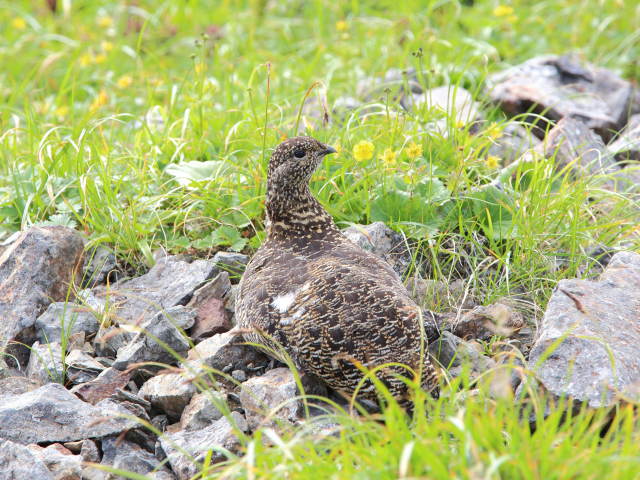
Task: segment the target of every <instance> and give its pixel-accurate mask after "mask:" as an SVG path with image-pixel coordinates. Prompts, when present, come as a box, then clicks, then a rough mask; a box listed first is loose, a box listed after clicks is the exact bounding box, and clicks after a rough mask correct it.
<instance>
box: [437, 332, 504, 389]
mask: <svg viewBox="0 0 640 480" xmlns="http://www.w3.org/2000/svg"><path fill="white" fill-rule="evenodd" d="M429 352H430V353H431V355H433V357H434V358H436V359H437V360H438V362H439V363H440V364H441V365H442V366H443V367H444V368H446V369H447V370H448V371H449V373H450V374H451V375H452V376H454V377H457V376H459V375H460V374H461V373H462V372H463V371H464V369H465V368H469V373H470V376H471V378H475V377H477V376H478V375H479V374H481V373H483V372H485V371H487V370H489V369H491V368H493V367H495V365H496V363H495V362H494V361H493V360H492V359H491V358H489V357H487V356H485V355H483V354H482V351H481V348H480V346H479V345H478V344H477V343H472V342H466V341H464V340H462V339H461V338H459V337H457V336H456V335H454V334H453V333H451V332H446V331H445V332H442V336H441V337H440V338H439V339H437V340H436V341H435V342H433V343H431V344H430V345H429Z"/></svg>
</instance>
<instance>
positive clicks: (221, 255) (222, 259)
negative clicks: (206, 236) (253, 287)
mask: <svg viewBox="0 0 640 480" xmlns="http://www.w3.org/2000/svg"><path fill="white" fill-rule="evenodd" d="M213 263H214V264H215V265H216V266H217V267H218V268H219V269H220V270H224V271H225V272H228V273H229V275H231V276H232V277H235V278H239V277H241V276H242V274H243V273H244V269H245V268H246V267H247V263H249V256H248V255H244V254H242V253H236V252H217V253H216V254H215V255H214V256H213Z"/></svg>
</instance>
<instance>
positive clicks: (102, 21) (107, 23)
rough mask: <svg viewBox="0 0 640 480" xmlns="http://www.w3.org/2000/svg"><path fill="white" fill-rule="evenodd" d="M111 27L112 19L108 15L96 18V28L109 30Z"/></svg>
mask: <svg viewBox="0 0 640 480" xmlns="http://www.w3.org/2000/svg"><path fill="white" fill-rule="evenodd" d="M112 25H113V18H111V17H110V16H108V15H104V16H102V17H98V26H99V27H102V28H109V27H111V26H112Z"/></svg>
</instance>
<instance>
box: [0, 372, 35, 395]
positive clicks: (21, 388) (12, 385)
mask: <svg viewBox="0 0 640 480" xmlns="http://www.w3.org/2000/svg"><path fill="white" fill-rule="evenodd" d="M41 385H42V384H41V383H40V382H39V381H36V380H32V379H30V378H27V377H22V376H17V375H16V376H11V377H6V378H2V379H0V392H2V395H20V394H22V393H27V392H30V391H31V390H35V389H36V388H38V387H40V386H41Z"/></svg>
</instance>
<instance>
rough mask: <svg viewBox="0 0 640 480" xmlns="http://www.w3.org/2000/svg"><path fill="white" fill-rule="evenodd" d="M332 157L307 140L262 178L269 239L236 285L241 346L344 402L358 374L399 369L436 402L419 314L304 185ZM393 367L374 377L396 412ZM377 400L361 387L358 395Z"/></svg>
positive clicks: (278, 153) (294, 142)
mask: <svg viewBox="0 0 640 480" xmlns="http://www.w3.org/2000/svg"><path fill="white" fill-rule="evenodd" d="M330 153H335V150H334V149H333V148H331V147H330V146H328V145H324V144H322V143H320V142H319V141H317V140H315V139H313V138H311V137H295V138H291V139H288V140H286V141H285V142H283V143H281V144H280V145H279V146H278V147H277V148H276V150H275V152H274V153H273V155H272V156H271V160H270V162H269V169H268V178H267V199H266V207H267V219H268V226H267V237H266V240H265V241H264V243H263V244H262V246H261V247H260V248H259V249H258V251H257V252H256V254H255V255H254V256H253V258H252V259H251V261H250V262H249V264H248V265H247V269H246V271H245V273H244V276H243V277H242V280H241V282H240V291H239V295H238V300H237V304H236V314H237V316H238V326H239V327H240V328H241V329H243V331H244V332H245V333H244V337H245V339H246V340H247V341H249V342H255V343H258V344H261V345H264V346H266V347H267V348H269V349H271V350H272V352H271V355H272V356H275V357H276V358H278V357H280V358H282V357H281V355H278V354H277V353H273V352H274V351H275V352H277V351H278V349H280V351H281V349H284V350H285V351H286V352H287V353H288V354H289V356H290V357H291V358H292V360H293V361H294V362H295V364H296V366H297V367H298V368H299V369H300V370H301V371H302V372H306V373H311V374H314V375H316V376H318V377H319V378H321V379H322V380H324V382H326V384H327V385H329V386H330V387H332V388H333V389H335V390H337V391H339V392H342V393H343V394H347V395H351V394H353V393H354V391H355V389H356V386H357V385H358V382H359V381H360V380H361V379H362V378H363V374H362V371H361V370H360V369H359V368H358V366H360V367H364V368H365V369H368V370H371V369H374V368H376V367H378V366H380V365H385V364H389V363H392V362H393V363H401V364H404V365H407V366H409V367H411V368H412V369H413V370H414V371H415V372H419V374H421V385H422V387H423V388H425V389H427V390H429V391H430V392H431V393H432V395H434V396H437V394H438V389H437V377H436V371H435V369H434V367H433V365H432V364H431V362H430V361H429V358H428V354H427V352H426V345H427V339H426V337H425V336H424V329H423V328H422V326H421V311H420V307H418V305H416V303H415V302H414V301H413V300H412V299H411V298H410V297H409V293H408V292H407V290H406V289H405V287H404V285H403V284H402V282H401V280H400V278H399V277H398V275H397V274H396V273H395V272H394V271H393V269H392V268H391V267H390V266H389V265H388V264H387V263H386V262H385V261H384V260H382V259H380V258H378V257H376V256H375V255H373V254H372V253H369V252H367V251H364V250H362V249H361V248H360V247H359V246H357V245H355V244H354V243H353V242H351V241H350V240H349V239H347V238H346V237H345V236H344V235H343V234H342V233H341V232H340V230H339V229H338V228H337V226H336V225H335V223H334V222H333V220H332V218H331V216H330V215H329V214H328V213H327V212H326V211H325V210H324V208H323V207H322V206H321V205H320V203H319V202H318V201H317V200H316V199H315V198H314V197H313V195H312V194H311V192H310V190H309V179H310V178H311V175H312V174H313V172H314V170H315V169H316V167H317V166H318V165H319V164H320V162H321V161H322V159H323V157H324V156H325V155H327V154H330ZM398 374H400V375H403V376H405V377H407V378H414V377H413V375H412V374H409V373H408V371H407V370H406V369H404V368H402V367H399V366H387V367H385V368H383V369H381V370H380V371H379V372H378V373H377V377H378V378H379V379H380V380H381V381H382V382H383V383H384V384H385V386H386V387H387V388H388V389H389V391H390V392H391V393H392V394H393V396H394V397H395V398H396V399H397V400H398V401H399V403H400V404H402V405H410V403H411V401H410V398H409V397H410V394H409V389H408V388H407V386H406V384H405V383H404V382H403V381H402V380H401V379H400V378H398ZM359 394H360V395H361V396H362V397H364V398H369V399H375V398H376V393H375V387H374V385H373V383H372V382H370V381H368V380H367V381H366V382H365V384H364V388H363V389H362V390H360V391H359Z"/></svg>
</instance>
